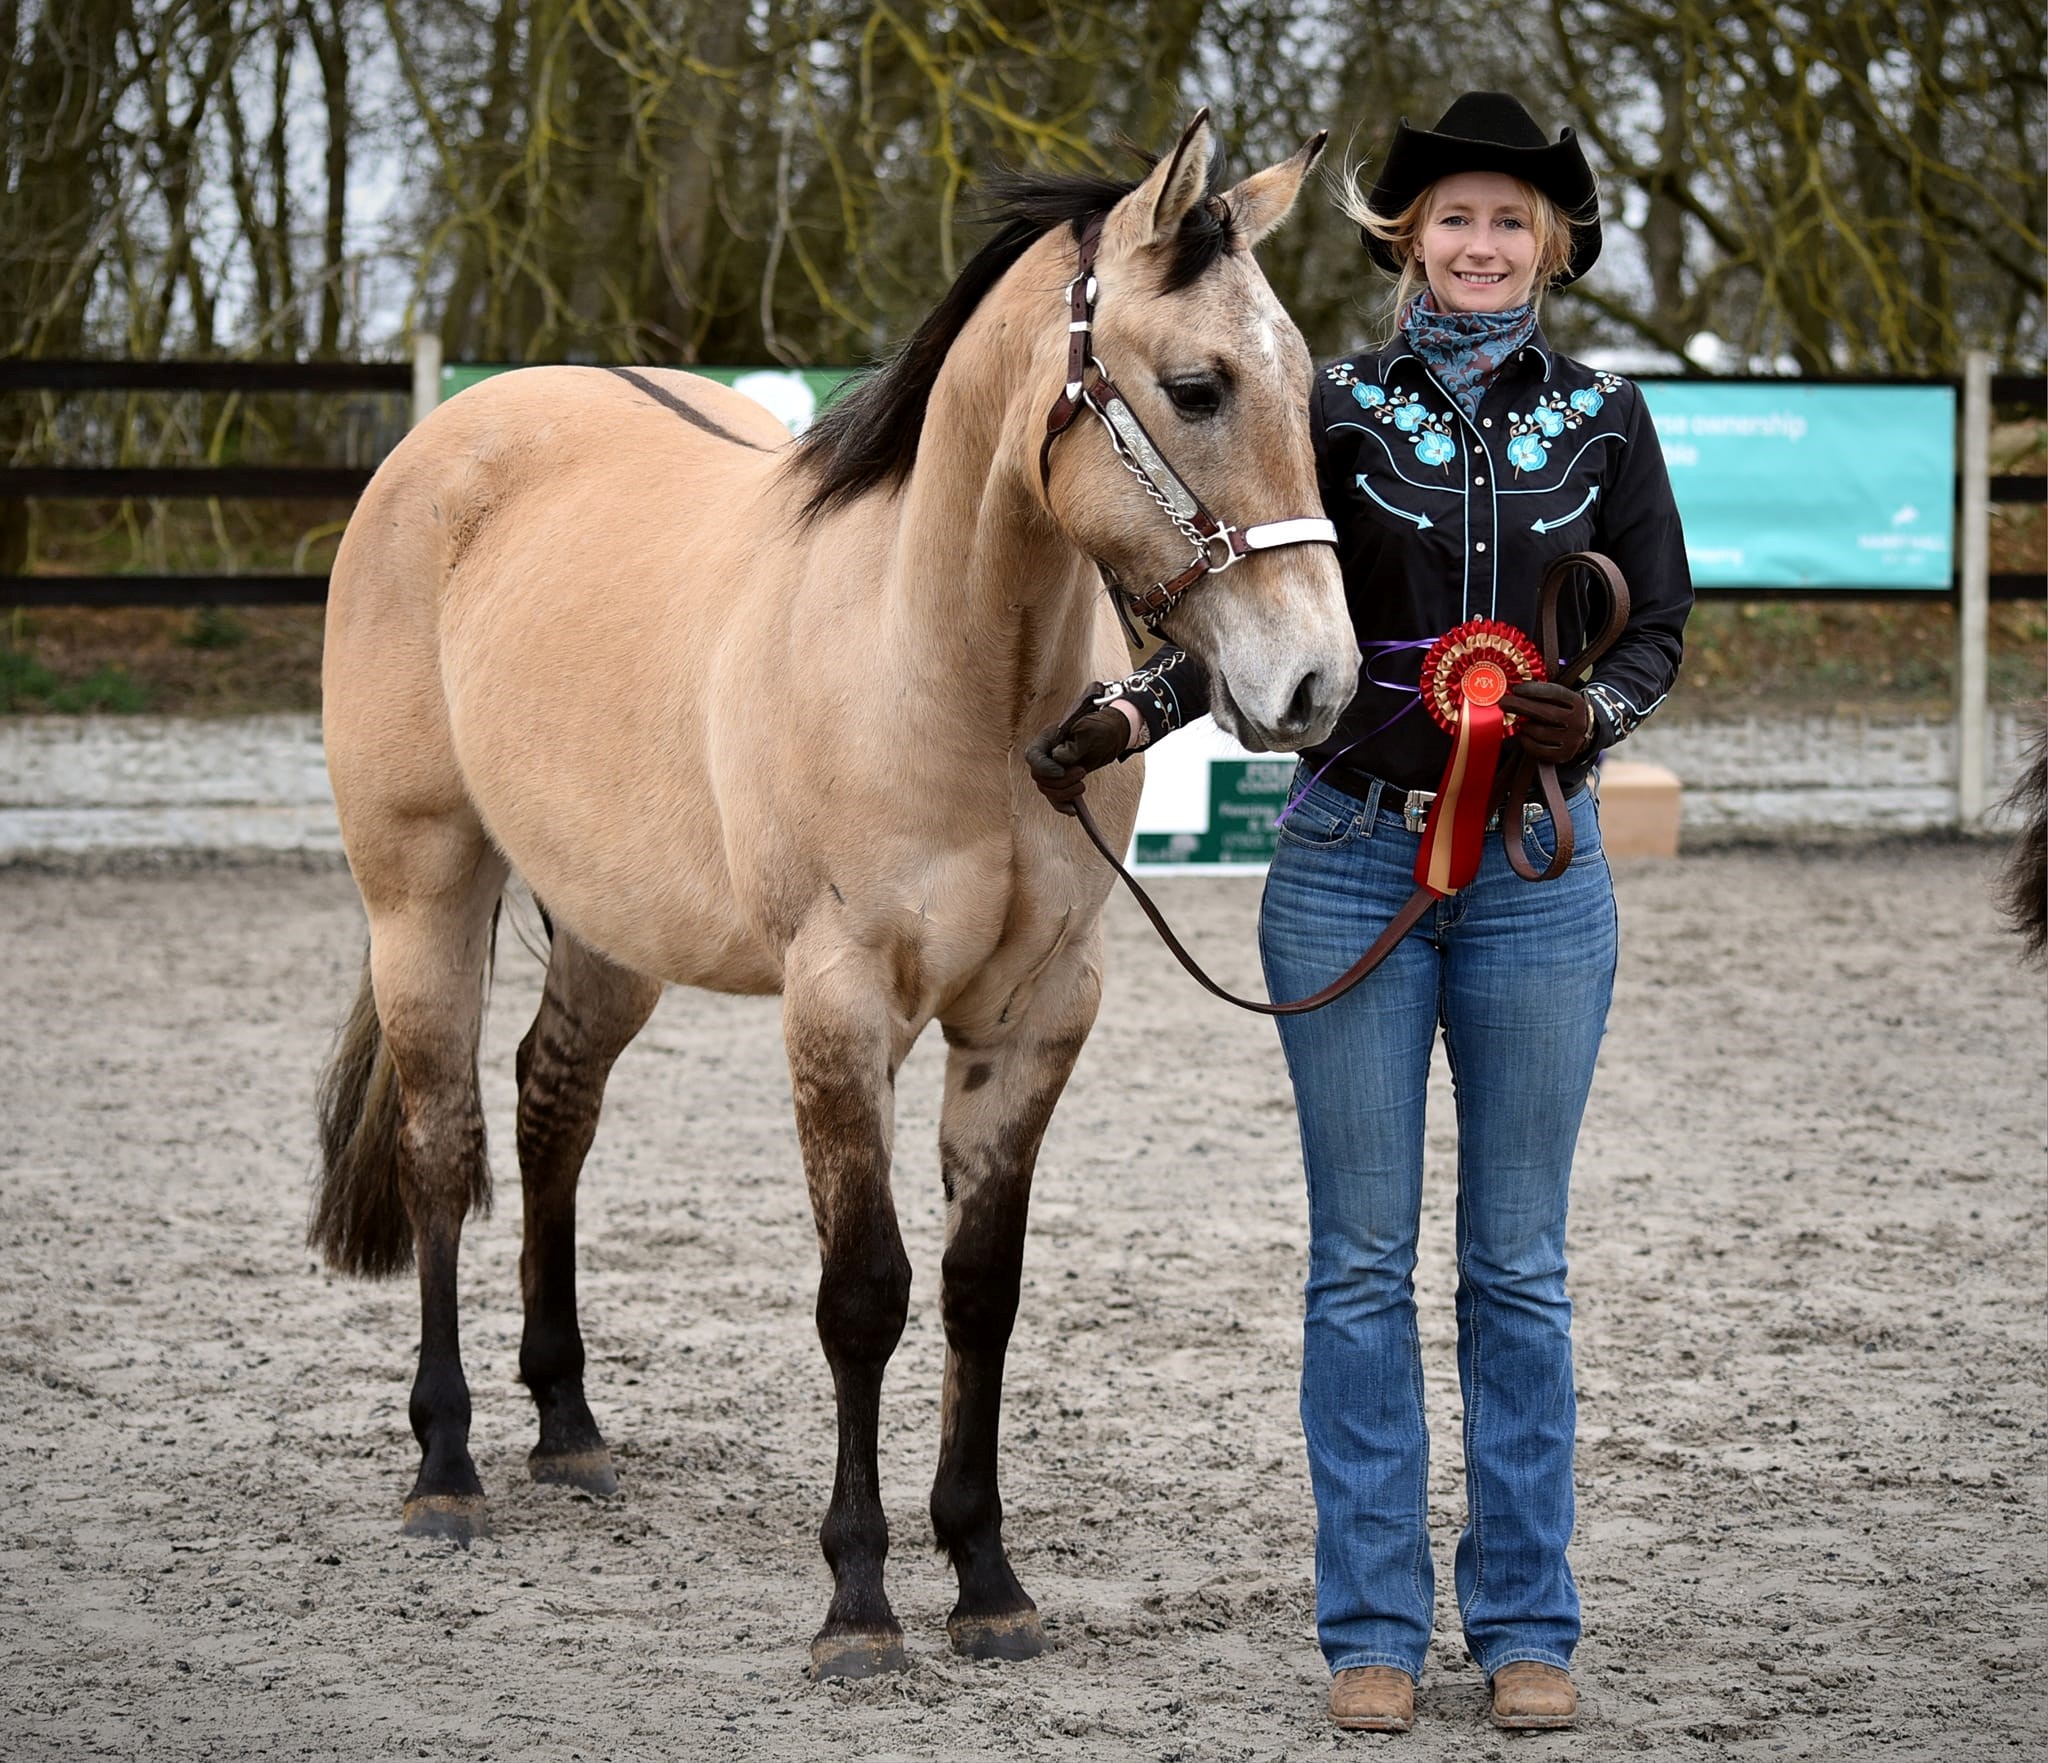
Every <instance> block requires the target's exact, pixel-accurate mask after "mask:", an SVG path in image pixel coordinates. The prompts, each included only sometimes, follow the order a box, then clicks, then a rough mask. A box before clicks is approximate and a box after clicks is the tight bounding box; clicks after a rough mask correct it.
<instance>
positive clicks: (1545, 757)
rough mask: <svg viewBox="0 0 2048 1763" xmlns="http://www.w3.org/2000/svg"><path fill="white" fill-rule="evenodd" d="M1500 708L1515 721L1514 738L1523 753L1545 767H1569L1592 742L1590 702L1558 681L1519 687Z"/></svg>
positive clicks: (1582, 694) (1510, 693)
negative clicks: (1519, 744)
mask: <svg viewBox="0 0 2048 1763" xmlns="http://www.w3.org/2000/svg"><path fill="white" fill-rule="evenodd" d="M1500 707H1501V708H1502V709H1503V710H1505V711H1507V712H1508V713H1509V714H1510V715H1511V716H1513V717H1514V718H1515V737H1516V739H1518V740H1519V741H1520V742H1521V743H1522V750H1523V751H1524V752H1525V753H1527V754H1528V755H1529V757H1530V758H1532V759H1535V760H1539V761H1540V762H1542V763H1543V764H1545V765H1569V764H1570V763H1571V762H1572V761H1573V760H1574V759H1577V758H1578V757H1580V755H1582V754H1583V753H1584V752H1585V751H1586V748H1587V747H1588V746H1589V745H1590V744H1591V742H1592V739H1593V706H1592V703H1591V701H1590V700H1589V699H1588V698H1587V697H1586V695H1585V693H1583V692H1575V691H1573V690H1572V688H1571V687H1570V686H1561V685H1559V684H1558V683H1557V682H1556V681H1555V680H1547V679H1539V680H1530V681H1529V682H1528V683H1527V684H1525V685H1519V686H1516V687H1514V688H1513V690H1511V691H1510V692H1509V693H1508V695H1507V696H1506V697H1505V698H1503V699H1502V700H1501V706H1500Z"/></svg>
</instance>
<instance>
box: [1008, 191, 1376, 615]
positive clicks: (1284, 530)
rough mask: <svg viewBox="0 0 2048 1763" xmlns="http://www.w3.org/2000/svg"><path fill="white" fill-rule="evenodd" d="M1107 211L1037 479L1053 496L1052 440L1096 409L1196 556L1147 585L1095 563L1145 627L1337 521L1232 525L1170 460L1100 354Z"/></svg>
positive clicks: (1121, 458)
mask: <svg viewBox="0 0 2048 1763" xmlns="http://www.w3.org/2000/svg"><path fill="white" fill-rule="evenodd" d="M1103 218H1104V217H1103V216H1102V215H1100V214H1095V215H1090V216H1089V218H1088V220H1087V221H1086V222H1085V223H1084V224H1083V226H1082V229H1081V245H1080V254H1079V261H1078V265H1077V267H1076V270H1075V274H1074V279H1073V280H1072V281H1071V282H1069V283H1068V284H1067V382H1066V385H1065V386H1064V387H1063V388H1062V389H1061V392H1060V395H1059V396H1058V397H1057V398H1056V399H1054V400H1053V406H1052V408H1051V410H1049V411H1047V412H1046V418H1045V439H1044V441H1043V442H1041V443H1040V445H1039V449H1038V481H1039V487H1040V489H1041V490H1043V491H1045V492H1046V493H1047V494H1048V496H1049V495H1050V493H1051V490H1052V444H1053V442H1055V441H1056V440H1058V439H1059V438H1060V436H1062V435H1063V434H1065V433H1066V432H1067V430H1068V429H1069V428H1070V427H1072V426H1073V422H1074V419H1075V418H1076V417H1077V416H1079V415H1080V414H1081V412H1082V411H1084V410H1092V411H1094V413H1095V414H1096V415H1097V416H1098V417H1100V418H1101V419H1102V426H1103V428H1104V429H1105V430H1107V431H1108V434H1109V444H1110V446H1111V447H1112V448H1113V449H1115V452H1116V457H1117V462H1118V463H1119V464H1120V465H1122V466H1123V468H1124V469H1125V470H1126V471H1128V472H1129V473H1130V474H1131V476H1132V477H1134V478H1136V479H1137V480H1138V485H1139V487H1140V488H1141V489H1142V490H1143V491H1144V492H1145V494H1146V495H1148V496H1150V497H1151V498H1152V500H1153V501H1154V502H1155V503H1156V504H1157V505H1158V507H1159V511H1160V512H1161V513H1162V514H1164V515H1165V516H1166V518H1167V519H1168V520H1170V521H1172V522H1173V524H1174V527H1175V529H1176V530H1177V531H1178V532H1179V533H1180V535H1181V537H1182V538H1184V539H1186V540H1187V542H1188V544H1189V546H1190V547H1191V548H1192V549H1193V551H1194V557H1193V559H1192V561H1190V562H1189V564H1188V566H1187V567H1186V568H1185V569H1183V570H1182V571H1181V572H1180V573H1179V574H1178V575H1170V576H1168V577H1167V578H1166V579H1165V580H1164V581H1157V582H1154V583H1153V584H1152V585H1151V586H1150V587H1149V588H1147V589H1146V590H1145V591H1144V592H1143V593H1136V592H1134V591H1132V590H1131V589H1129V588H1126V587H1125V586H1124V585H1123V583H1122V582H1120V581H1119V580H1117V578H1116V577H1115V575H1114V574H1113V573H1112V572H1111V571H1110V570H1109V568H1108V567H1107V566H1106V565H1104V564H1102V563H1100V562H1099V561H1098V563H1097V565H1096V567H1097V568H1099V569H1101V570H1102V574H1103V579H1104V580H1105V581H1106V582H1107V583H1108V584H1109V588H1110V592H1111V594H1112V595H1113V596H1114V597H1115V599H1116V600H1117V601H1118V603H1119V605H1120V608H1121V609H1122V610H1123V611H1124V612H1125V613H1127V614H1128V616H1129V617H1131V618H1135V619H1136V620H1137V621H1138V622H1139V623H1140V624H1142V625H1143V626H1144V627H1145V628H1146V629H1147V630H1157V629H1158V627H1159V621H1160V620H1161V619H1162V618H1164V617H1165V616H1166V615H1167V613H1169V612H1170V611H1172V610H1173V604H1174V602H1175V601H1176V600H1178V599H1179V598H1180V597H1181V595H1183V594H1185V593H1186V592H1187V591H1188V589H1190V588H1192V587H1193V586H1194V585H1195V584H1196V583H1197V582H1199V581H1201V580H1202V579H1203V577H1205V576H1211V575H1221V574H1222V573H1223V572H1224V571H1225V570H1226V569H1228V568H1230V567H1231V565H1232V564H1234V563H1237V562H1240V561H1241V560H1242V559H1244V558H1245V557H1248V556H1249V555H1250V554H1251V553H1252V552H1254V551H1277V550H1280V549H1282V548H1283V547H1285V546H1288V545H1329V546H1332V547H1334V546H1335V545H1336V543H1337V529H1336V527H1335V526H1334V525H1333V524H1332V523H1331V522H1330V521H1329V520H1328V519H1327V518H1325V517H1324V516H1322V515H1320V514H1317V515H1313V516H1303V517H1300V518H1296V519H1291V520H1269V521H1264V522H1261V523H1259V524H1256V525H1253V526H1242V527H1239V526H1232V525H1230V524H1229V523H1228V522H1227V521H1222V520H1218V519H1217V518H1216V516H1215V515H1213V514H1211V513H1210V512H1209V510H1208V508H1207V507H1206V506H1205V505H1204V504H1203V501H1202V499H1201V497H1199V496H1197V495H1196V494H1195V492H1194V491H1193V490H1191V489H1189V488H1188V486H1187V482H1186V480H1185V479H1183V478H1182V477H1181V475H1180V473H1178V472H1177V471H1175V470H1174V469H1173V467H1172V465H1170V464H1169V463H1168V462H1167V458H1166V455H1165V454H1164V453H1163V452H1162V451H1161V450H1160V447H1159V443H1158V442H1157V441H1155V440H1153V438H1152V437H1151V435H1150V434H1149V433H1148V432H1147V431H1146V428H1145V425H1144V424H1143V423H1142V422H1140V421H1139V420H1138V413H1137V412H1136V411H1135V410H1133V409H1132V408H1131V406H1130V403H1129V401H1128V400H1127V399H1126V398H1125V397H1124V395H1123V393H1122V392H1121V391H1119V390H1118V389H1117V386H1116V383H1115V382H1114V381H1113V380H1111V378H1110V377H1109V373H1108V370H1107V369H1105V368H1104V367H1103V365H1102V363H1101V362H1100V361H1099V360H1098V359H1097V358H1096V355H1095V301H1096V297H1097V295H1098V294H1099V292H1100V289H1099V287H1098V285H1097V282H1096V278H1095V254H1096V252H1097V251H1098V250H1099V249H1100V248H1101V245H1102V223H1103Z"/></svg>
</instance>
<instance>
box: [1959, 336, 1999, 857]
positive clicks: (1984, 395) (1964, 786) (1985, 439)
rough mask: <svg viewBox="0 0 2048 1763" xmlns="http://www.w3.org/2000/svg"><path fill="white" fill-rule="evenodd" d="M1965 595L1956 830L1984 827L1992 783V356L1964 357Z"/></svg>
mask: <svg viewBox="0 0 2048 1763" xmlns="http://www.w3.org/2000/svg"><path fill="white" fill-rule="evenodd" d="M1962 520H1963V527H1962V532H1961V534H1960V535H1959V537H1960V539H1961V541H1962V557H1961V563H1962V570H1961V582H1960V586H1961V592H1960V595H1959V597H1958V598H1957V601H1956V824H1957V825H1958V826H1959V827H1961V828H1963V829H1964V830H1966V831H1967V830H1970V829H1972V828H1975V827H1977V826H1979V825H1981V824H1982V822H1983V819H1984V811H1985V808H1986V806H1987V805H1988V799H1989V793H1990V792H1989V782H1988V769H1987V765H1986V759H1987V746H1988V741H1987V734H1988V728H1989V710H1988V694H1987V691H1986V673H1987V650H1988V648H1989V645H1990V635H1991V357H1990V356H1989V355H1987V354H1985V353H1984V352H1983V351H1982V350H1981V349H1972V350H1971V351H1970V352H1969V353H1968V354H1967V355H1965V356H1964V357H1963V506H1962Z"/></svg>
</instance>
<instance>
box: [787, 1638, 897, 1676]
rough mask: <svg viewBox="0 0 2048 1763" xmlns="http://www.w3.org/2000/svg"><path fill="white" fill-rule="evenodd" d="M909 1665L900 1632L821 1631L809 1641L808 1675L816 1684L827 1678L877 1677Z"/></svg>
mask: <svg viewBox="0 0 2048 1763" xmlns="http://www.w3.org/2000/svg"><path fill="white" fill-rule="evenodd" d="M909 1665H910V1660H909V1659H908V1658H907V1657H906V1656H905V1654H904V1651H903V1636H902V1635H901V1634H821V1635H819V1636H818V1638H817V1639H816V1640H814V1641H813V1642H811V1676H812V1678H813V1679H814V1680H815V1681H817V1682H820V1683H822V1682H824V1680H825V1679H826V1678H828V1677H880V1676H882V1675H883V1674H884V1673H886V1672H891V1671H904V1670H907V1669H908V1668H909Z"/></svg>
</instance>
